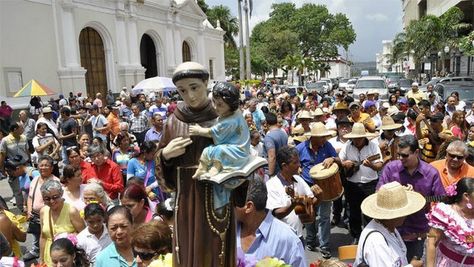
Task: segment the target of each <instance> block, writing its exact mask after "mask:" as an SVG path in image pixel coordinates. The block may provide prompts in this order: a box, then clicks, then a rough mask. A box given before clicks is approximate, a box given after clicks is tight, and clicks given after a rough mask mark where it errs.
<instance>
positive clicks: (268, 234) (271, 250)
mask: <svg viewBox="0 0 474 267" xmlns="http://www.w3.org/2000/svg"><path fill="white" fill-rule="evenodd" d="M240 228H241V224H240V223H237V249H238V250H242V246H241V244H240ZM255 235H256V236H255V240H254V241H253V243H252V245H251V246H250V248H249V249H248V251H247V252H246V253H245V258H247V259H249V260H250V259H251V258H253V259H255V260H257V261H259V260H261V259H263V258H265V257H275V258H278V259H281V260H283V261H284V262H285V263H286V264H289V265H290V266H293V267H298V266H300V267H306V266H308V264H306V256H305V254H304V248H303V244H302V243H301V240H300V239H299V238H298V236H296V234H295V233H294V232H293V230H291V228H290V226H288V225H287V224H285V223H284V222H282V221H280V220H278V219H276V218H275V217H273V215H272V213H271V212H268V211H267V216H266V217H265V219H264V220H263V221H262V223H260V226H259V227H258V229H257V231H256V233H255Z"/></svg>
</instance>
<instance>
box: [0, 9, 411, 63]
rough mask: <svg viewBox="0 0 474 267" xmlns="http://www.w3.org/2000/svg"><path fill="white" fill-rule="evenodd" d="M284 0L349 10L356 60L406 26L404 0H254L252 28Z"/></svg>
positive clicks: (368, 57)
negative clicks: (273, 6) (403, 19)
mask: <svg viewBox="0 0 474 267" xmlns="http://www.w3.org/2000/svg"><path fill="white" fill-rule="evenodd" d="M0 1H1V0H0ZM283 2H292V3H294V4H295V5H296V6H297V7H300V6H301V5H303V4H304V3H314V4H321V5H326V6H327V8H328V10H329V12H331V13H343V14H345V15H346V16H347V18H348V19H349V21H350V22H351V23H352V26H353V28H354V30H355V32H356V34H357V40H356V41H355V43H354V44H353V45H351V46H350V54H353V56H354V58H351V59H352V60H355V61H359V60H360V61H366V60H373V58H374V56H375V53H377V52H378V51H379V50H381V48H382V40H385V39H392V38H393V37H394V36H395V34H397V33H398V32H400V31H401V30H402V21H401V18H402V3H401V1H400V0H253V14H252V17H251V19H250V25H249V26H250V30H252V29H253V27H254V26H255V25H256V24H257V23H259V22H261V21H264V20H266V19H268V17H269V14H270V12H271V6H272V4H274V3H283ZM206 3H207V4H208V5H210V6H214V5H225V6H228V7H229V8H230V9H231V11H232V13H233V15H234V16H236V17H237V16H238V13H237V3H238V0H206ZM369 12H370V13H369ZM368 13H369V14H368ZM374 22H375V23H374ZM236 40H237V42H238V39H236Z"/></svg>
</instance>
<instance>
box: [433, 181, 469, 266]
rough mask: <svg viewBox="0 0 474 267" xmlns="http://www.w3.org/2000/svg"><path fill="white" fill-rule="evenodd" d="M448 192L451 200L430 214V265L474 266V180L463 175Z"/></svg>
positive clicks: (439, 204) (437, 205) (434, 207)
mask: <svg viewBox="0 0 474 267" xmlns="http://www.w3.org/2000/svg"><path fill="white" fill-rule="evenodd" d="M446 193H447V194H448V195H449V198H448V201H447V203H442V202H441V203H438V204H436V205H435V206H433V208H432V210H431V212H430V213H429V214H428V220H429V222H428V224H429V225H430V227H431V229H430V232H429V234H428V242H427V248H426V266H427V267H434V266H439V267H444V266H446V267H448V266H449V267H456V266H463V267H469V266H470V267H474V179H473V178H462V179H461V180H459V181H458V182H457V183H456V184H453V185H450V186H449V187H448V188H446Z"/></svg>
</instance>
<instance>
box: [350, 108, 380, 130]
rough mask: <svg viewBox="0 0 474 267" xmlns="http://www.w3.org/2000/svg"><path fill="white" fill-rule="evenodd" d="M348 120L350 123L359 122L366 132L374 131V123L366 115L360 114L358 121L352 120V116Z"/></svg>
mask: <svg viewBox="0 0 474 267" xmlns="http://www.w3.org/2000/svg"><path fill="white" fill-rule="evenodd" d="M349 120H350V121H352V122H360V123H362V124H364V126H365V129H366V130H369V129H374V130H375V122H374V120H373V119H372V118H371V117H370V115H369V114H367V113H364V112H361V113H360V116H359V119H358V120H354V119H353V118H352V116H351V117H350V118H349ZM371 132H372V131H371Z"/></svg>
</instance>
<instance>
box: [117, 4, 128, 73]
mask: <svg viewBox="0 0 474 267" xmlns="http://www.w3.org/2000/svg"><path fill="white" fill-rule="evenodd" d="M115 29H116V31H117V43H116V44H117V57H118V58H117V60H118V64H119V65H120V66H122V65H128V64H129V62H130V61H129V57H128V49H127V30H126V28H125V12H123V11H119V10H117V13H116V20H115Z"/></svg>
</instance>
